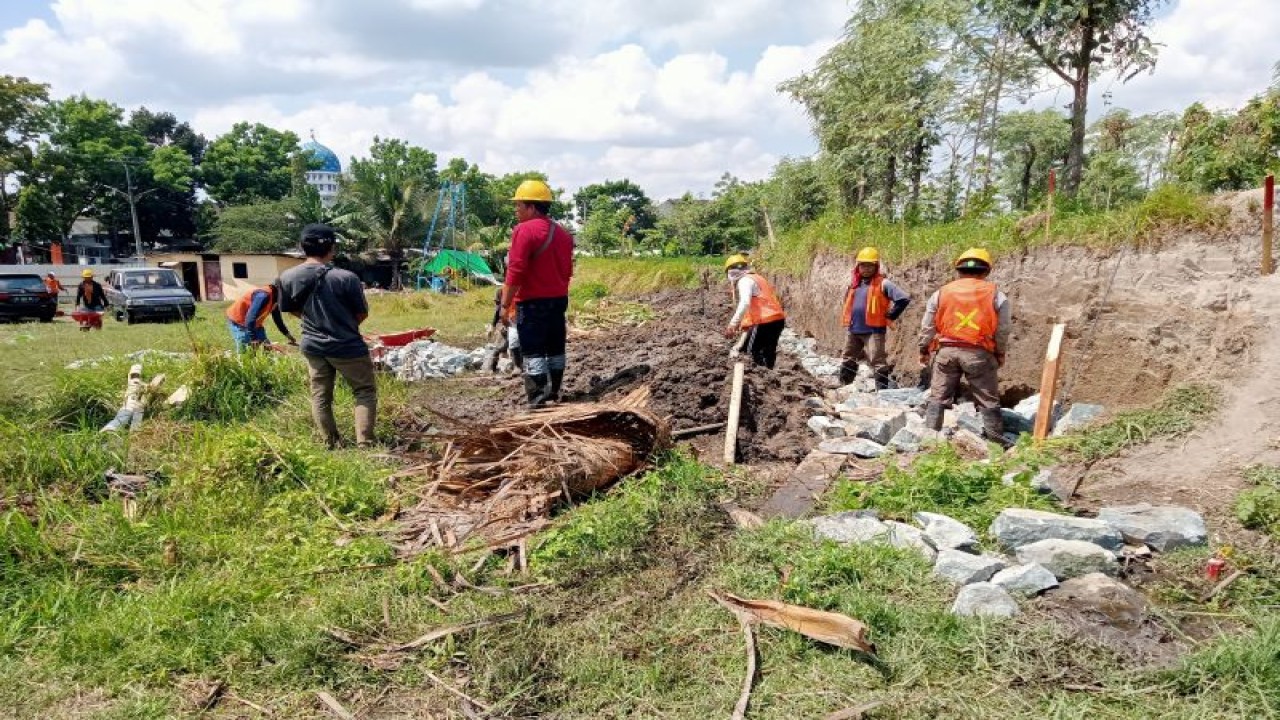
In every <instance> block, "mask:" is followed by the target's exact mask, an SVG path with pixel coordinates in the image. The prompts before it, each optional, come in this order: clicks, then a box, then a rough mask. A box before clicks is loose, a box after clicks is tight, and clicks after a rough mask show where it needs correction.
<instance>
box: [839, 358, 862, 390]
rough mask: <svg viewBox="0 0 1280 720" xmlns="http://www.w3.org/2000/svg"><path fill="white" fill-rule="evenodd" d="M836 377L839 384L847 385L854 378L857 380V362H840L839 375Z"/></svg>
mask: <svg viewBox="0 0 1280 720" xmlns="http://www.w3.org/2000/svg"><path fill="white" fill-rule="evenodd" d="M836 379H838V380H839V381H840V385H841V386H844V385H848V384H849V383H851V382H853V381H854V380H857V379H858V364H857V363H842V364H841V365H840V375H839V376H837V378H836Z"/></svg>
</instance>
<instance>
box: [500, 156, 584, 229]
mask: <svg viewBox="0 0 1280 720" xmlns="http://www.w3.org/2000/svg"><path fill="white" fill-rule="evenodd" d="M525 180H541V181H543V182H548V183H549V181H548V180H547V174H546V173H542V172H538V171H536V170H526V171H524V172H513V173H507V174H506V175H503V176H502V177H500V178H498V179H496V180H494V181H493V183H492V184H491V185H490V188H491V190H492V193H493V200H494V203H496V205H497V213H498V225H500V226H502V227H507V228H509V227H515V224H516V209H515V205H514V204H513V203H512V202H511V197H512V196H513V195H515V194H516V188H518V187H520V183H522V182H524V181H525ZM562 194H563V191H562V190H556V189H555V188H552V191H551V195H552V197H553V198H554V199H553V200H552V201H551V217H553V218H556V219H557V220H563V219H565V218H567V217H568V216H569V206H568V205H566V204H565V203H564V202H563V201H562V200H560V196H561V195H562Z"/></svg>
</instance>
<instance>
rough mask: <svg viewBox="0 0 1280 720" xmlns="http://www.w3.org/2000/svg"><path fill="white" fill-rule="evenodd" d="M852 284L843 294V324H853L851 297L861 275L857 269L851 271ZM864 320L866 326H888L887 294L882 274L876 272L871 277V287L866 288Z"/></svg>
mask: <svg viewBox="0 0 1280 720" xmlns="http://www.w3.org/2000/svg"><path fill="white" fill-rule="evenodd" d="M853 273H854V276H853V284H851V285H850V286H849V290H848V291H847V292H845V294H844V326H845V327H850V326H851V325H853V299H854V296H855V294H856V293H857V290H858V285H859V284H860V283H861V282H862V277H861V276H859V275H858V271H857V270H854V271H853ZM865 322H866V323H867V327H873V328H882V327H889V296H888V295H885V294H884V276H883V275H881V274H879V273H876V275H875V277H873V278H871V287H870V288H869V289H868V290H867V312H866V318H865Z"/></svg>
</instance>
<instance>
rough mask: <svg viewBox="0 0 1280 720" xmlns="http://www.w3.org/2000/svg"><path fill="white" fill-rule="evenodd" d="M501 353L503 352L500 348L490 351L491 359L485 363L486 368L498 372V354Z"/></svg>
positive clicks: (491, 371)
mask: <svg viewBox="0 0 1280 720" xmlns="http://www.w3.org/2000/svg"><path fill="white" fill-rule="evenodd" d="M501 354H502V352H501V351H500V350H494V351H493V352H491V353H489V360H488V362H486V363H485V364H484V369H485V370H487V371H489V372H490V373H496V372H498V356H499V355H501Z"/></svg>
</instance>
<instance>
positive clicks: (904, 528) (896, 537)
mask: <svg viewBox="0 0 1280 720" xmlns="http://www.w3.org/2000/svg"><path fill="white" fill-rule="evenodd" d="M885 527H887V528H889V536H888V538H887V539H888V541H889V544H890V545H892V546H894V547H897V548H903V549H905V550H915V551H916V552H918V553H920V554H921V555H923V556H924V558H925V559H926V560H928V561H930V562H933V560H934V558H936V557H937V556H938V551H937V550H935V549H934V547H933V545H931V544H930V543H929V539H928V538H926V537H925V536H924V533H923V532H921V531H920V529H919V528H916V527H912V526H911V525H907V524H906V523H900V522H896V521H894V520H887V521H885Z"/></svg>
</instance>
